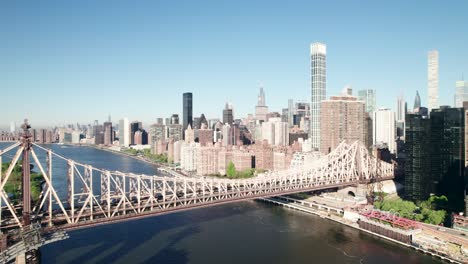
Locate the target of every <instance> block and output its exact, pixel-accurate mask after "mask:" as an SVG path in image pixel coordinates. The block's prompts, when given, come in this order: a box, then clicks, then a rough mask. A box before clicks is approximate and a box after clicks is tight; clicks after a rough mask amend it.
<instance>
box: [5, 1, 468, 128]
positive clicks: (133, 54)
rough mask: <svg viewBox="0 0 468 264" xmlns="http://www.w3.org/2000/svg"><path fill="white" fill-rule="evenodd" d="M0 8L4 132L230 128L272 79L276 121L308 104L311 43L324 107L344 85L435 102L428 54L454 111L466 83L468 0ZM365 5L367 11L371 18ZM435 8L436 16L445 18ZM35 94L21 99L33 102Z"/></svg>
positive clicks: (389, 99)
mask: <svg viewBox="0 0 468 264" xmlns="http://www.w3.org/2000/svg"><path fill="white" fill-rule="evenodd" d="M86 3H87V5H86V4H83V2H80V3H72V2H67V3H64V2H59V1H46V2H41V3H35V2H32V3H28V4H24V3H19V2H8V3H6V2H5V3H1V4H0V34H1V36H2V40H6V41H1V42H0V89H1V91H2V92H3V93H2V97H1V98H2V99H3V100H2V106H3V108H4V109H5V110H4V111H5V112H4V113H5V114H3V115H1V116H0V127H2V128H7V127H8V125H9V123H10V121H16V122H17V123H18V122H20V121H21V120H23V119H24V118H25V117H27V118H29V119H30V122H31V123H32V124H33V125H34V126H36V127H37V126H48V125H59V124H64V123H70V122H73V123H74V122H79V123H86V124H87V123H91V122H92V121H93V120H94V119H98V120H99V121H100V122H101V123H102V122H103V121H104V120H107V116H108V114H109V113H110V114H111V115H112V119H113V121H114V122H116V121H117V120H118V119H120V118H122V117H128V118H129V119H130V120H134V119H138V120H141V121H143V122H144V123H145V125H148V124H149V123H150V122H154V121H155V119H156V117H169V116H170V115H171V114H173V113H177V114H179V116H181V114H182V93H183V92H192V93H193V100H194V103H193V110H194V116H200V114H201V113H204V114H205V115H206V116H207V117H208V118H220V117H221V113H222V109H223V108H224V105H225V101H226V98H228V99H229V101H230V102H231V103H232V104H233V106H234V114H235V118H238V117H242V116H246V114H247V113H253V112H254V107H255V104H256V101H257V95H258V92H259V85H260V83H263V86H264V89H265V93H266V103H267V105H268V106H269V107H270V110H271V111H281V108H285V107H287V100H288V99H289V98H293V99H294V100H304V101H310V53H309V51H310V50H309V46H310V43H312V42H317V41H320V42H323V43H325V44H326V45H327V97H329V96H331V95H336V94H338V93H339V92H340V91H341V90H342V88H343V87H344V86H345V85H347V84H349V85H351V86H352V88H353V90H354V94H355V95H356V94H357V90H359V89H376V90H377V106H378V107H390V108H392V109H395V105H396V100H397V96H398V95H399V94H401V93H402V92H404V94H405V99H406V100H407V102H408V106H409V108H411V107H412V104H413V100H414V96H415V94H416V90H418V91H419V93H420V95H421V99H422V105H423V106H426V105H427V52H428V51H429V50H432V49H437V50H438V51H439V71H440V72H439V77H440V82H439V98H440V105H453V96H454V93H455V82H456V81H457V80H459V79H461V76H462V74H463V73H465V75H468V49H467V48H466V47H467V43H468V30H467V27H466V25H464V24H462V23H460V22H459V21H460V18H461V17H464V16H466V12H465V10H466V9H467V7H468V2H466V1H457V2H456V3H454V2H450V3H451V5H450V6H448V5H447V4H446V3H444V2H441V1H417V2H409V3H408V2H406V1H392V2H388V3H385V4H382V3H377V2H375V1H367V2H366V3H364V2H361V4H360V6H356V5H354V4H353V3H352V2H348V1H327V2H317V3H309V2H301V1H297V2H294V4H293V3H285V2H284V3H272V2H270V1H258V2H255V3H250V2H243V3H238V2H225V3H221V2H219V1H212V2H211V1H203V2H190V1H187V2H186V3H185V4H184V5H181V4H180V3H178V4H175V3H162V2H158V3H156V2H152V1H145V2H144V3H138V4H133V3H122V2H118V3H116V2H114V1H103V2H99V3H97V2H94V1H87V2H86ZM362 6H366V8H362ZM433 10H438V12H439V13H438V14H437V16H434V15H433ZM25 94H26V96H25Z"/></svg>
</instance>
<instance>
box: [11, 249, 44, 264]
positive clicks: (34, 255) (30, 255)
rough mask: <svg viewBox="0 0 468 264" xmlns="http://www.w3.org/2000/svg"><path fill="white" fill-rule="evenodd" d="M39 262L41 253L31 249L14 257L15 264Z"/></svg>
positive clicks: (35, 263)
mask: <svg viewBox="0 0 468 264" xmlns="http://www.w3.org/2000/svg"><path fill="white" fill-rule="evenodd" d="M40 261H41V253H40V251H39V249H32V250H30V251H28V252H26V253H22V254H20V255H18V256H16V260H15V264H39V263H40Z"/></svg>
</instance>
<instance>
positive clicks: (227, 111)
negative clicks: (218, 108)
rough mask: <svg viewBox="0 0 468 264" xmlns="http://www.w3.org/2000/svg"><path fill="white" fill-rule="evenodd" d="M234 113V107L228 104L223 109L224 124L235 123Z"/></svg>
mask: <svg viewBox="0 0 468 264" xmlns="http://www.w3.org/2000/svg"><path fill="white" fill-rule="evenodd" d="M232 111H233V110H232V105H230V104H228V103H226V106H225V107H224V109H223V124H229V125H232V122H233V121H234V115H233V112H232Z"/></svg>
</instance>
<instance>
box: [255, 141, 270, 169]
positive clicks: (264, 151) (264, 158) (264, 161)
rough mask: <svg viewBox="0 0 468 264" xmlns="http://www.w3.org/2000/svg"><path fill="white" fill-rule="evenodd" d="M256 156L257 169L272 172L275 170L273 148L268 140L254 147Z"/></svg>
mask: <svg viewBox="0 0 468 264" xmlns="http://www.w3.org/2000/svg"><path fill="white" fill-rule="evenodd" d="M253 152H254V155H255V168H256V169H264V170H272V169H273V148H272V147H271V145H270V144H268V142H267V141H266V140H264V141H263V142H262V143H259V144H255V145H254V146H253Z"/></svg>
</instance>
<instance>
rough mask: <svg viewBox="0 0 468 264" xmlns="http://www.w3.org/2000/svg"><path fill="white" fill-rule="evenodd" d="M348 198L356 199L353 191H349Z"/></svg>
mask: <svg viewBox="0 0 468 264" xmlns="http://www.w3.org/2000/svg"><path fill="white" fill-rule="evenodd" d="M348 196H349V197H353V198H354V197H356V194H355V193H354V192H353V191H349V192H348Z"/></svg>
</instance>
